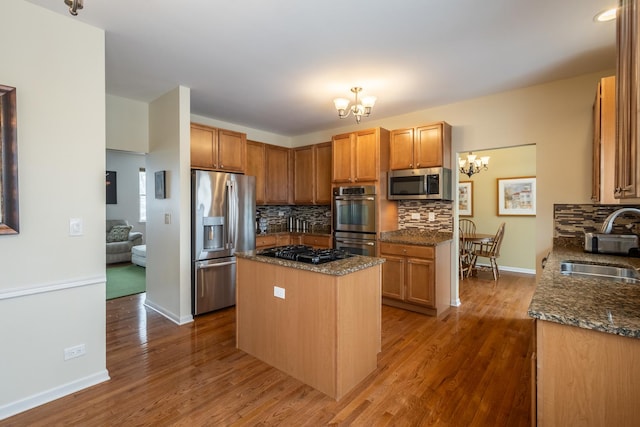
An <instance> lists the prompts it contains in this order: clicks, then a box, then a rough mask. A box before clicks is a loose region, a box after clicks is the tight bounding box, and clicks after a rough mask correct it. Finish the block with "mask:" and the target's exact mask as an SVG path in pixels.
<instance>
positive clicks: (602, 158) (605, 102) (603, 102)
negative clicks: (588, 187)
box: [591, 76, 620, 204]
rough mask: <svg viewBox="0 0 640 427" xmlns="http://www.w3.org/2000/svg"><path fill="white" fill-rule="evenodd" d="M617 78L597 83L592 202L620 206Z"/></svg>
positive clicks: (594, 107) (612, 77)
mask: <svg viewBox="0 0 640 427" xmlns="http://www.w3.org/2000/svg"><path fill="white" fill-rule="evenodd" d="M615 103H616V78H615V77H614V76H611V77H605V78H603V79H600V81H599V82H598V88H597V90H596V98H595V102H594V104H593V176H592V177H593V181H592V194H591V200H592V201H593V202H595V203H606V204H615V203H620V201H619V199H615V194H616V191H615V189H616V187H617V184H616V105H615Z"/></svg>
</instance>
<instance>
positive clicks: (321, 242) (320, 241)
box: [301, 234, 331, 248]
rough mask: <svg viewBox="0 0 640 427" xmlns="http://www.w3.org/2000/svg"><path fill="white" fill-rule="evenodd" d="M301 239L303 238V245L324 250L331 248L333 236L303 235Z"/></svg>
mask: <svg viewBox="0 0 640 427" xmlns="http://www.w3.org/2000/svg"><path fill="white" fill-rule="evenodd" d="M301 238H302V244H303V245H310V246H314V247H322V248H330V247H331V236H320V235H313V234H312V235H309V234H303V235H302V236H301Z"/></svg>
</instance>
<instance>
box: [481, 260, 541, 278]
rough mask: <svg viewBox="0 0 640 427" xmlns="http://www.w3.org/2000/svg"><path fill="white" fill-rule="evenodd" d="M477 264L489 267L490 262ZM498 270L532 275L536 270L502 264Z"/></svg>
mask: <svg viewBox="0 0 640 427" xmlns="http://www.w3.org/2000/svg"><path fill="white" fill-rule="evenodd" d="M477 265H479V266H481V267H487V268H491V264H481V263H478V264H477ZM498 270H502V271H510V272H512V273H524V274H531V275H533V276H535V275H536V270H535V269H534V270H532V269H530V268H520V267H503V266H501V265H500V266H498Z"/></svg>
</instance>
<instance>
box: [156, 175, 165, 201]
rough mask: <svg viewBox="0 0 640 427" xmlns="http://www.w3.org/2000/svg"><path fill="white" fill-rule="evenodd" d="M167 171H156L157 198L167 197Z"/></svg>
mask: <svg viewBox="0 0 640 427" xmlns="http://www.w3.org/2000/svg"><path fill="white" fill-rule="evenodd" d="M165 176H166V171H158V172H156V173H155V177H156V180H155V181H156V199H164V198H166V197H167V191H166V187H165Z"/></svg>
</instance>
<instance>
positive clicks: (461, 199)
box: [458, 181, 473, 216]
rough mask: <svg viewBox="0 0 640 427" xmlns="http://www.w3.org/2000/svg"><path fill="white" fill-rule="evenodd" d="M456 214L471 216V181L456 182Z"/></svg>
mask: <svg viewBox="0 0 640 427" xmlns="http://www.w3.org/2000/svg"><path fill="white" fill-rule="evenodd" d="M458 215H460V216H473V181H460V183H459V184H458Z"/></svg>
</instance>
